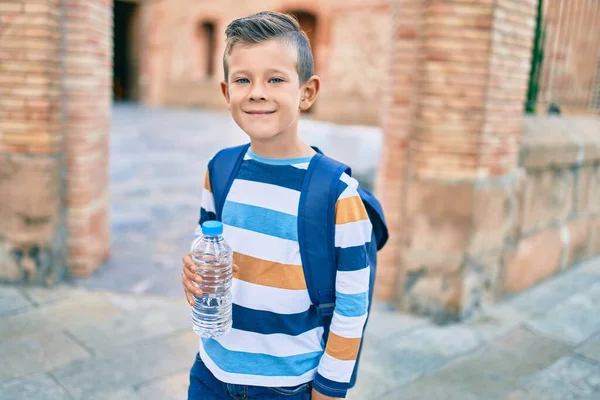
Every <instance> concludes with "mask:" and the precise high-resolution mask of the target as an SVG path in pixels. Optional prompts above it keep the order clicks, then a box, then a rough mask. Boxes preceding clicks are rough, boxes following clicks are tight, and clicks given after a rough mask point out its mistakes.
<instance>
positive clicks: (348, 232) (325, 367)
mask: <svg viewBox="0 0 600 400" xmlns="http://www.w3.org/2000/svg"><path fill="white" fill-rule="evenodd" d="M357 187H358V182H357V181H356V180H355V179H353V178H351V177H350V176H348V175H346V174H344V175H342V178H341V183H340V189H339V190H338V193H339V195H338V199H337V203H336V208H335V247H336V253H337V262H338V265H337V273H336V283H335V292H336V293H335V294H336V301H335V309H334V312H333V318H332V321H331V328H330V332H329V337H328V340H327V345H326V347H325V353H324V354H323V357H322V358H321V361H320V363H319V366H318V368H317V373H316V375H315V379H314V382H313V386H314V388H315V389H316V390H317V391H319V392H320V393H322V394H324V395H326V396H330V397H336V398H340V397H341V398H343V397H346V393H347V391H348V386H349V382H350V378H351V376H352V372H353V370H354V366H355V364H356V359H357V356H358V351H359V348H360V343H361V340H362V335H363V328H364V326H365V321H366V319H367V313H368V303H369V276H370V267H369V263H368V253H367V245H368V244H369V242H370V241H371V231H372V226H371V222H370V220H369V217H368V214H367V211H366V209H365V206H364V204H363V202H362V199H361V198H360V196H359V195H358V192H357Z"/></svg>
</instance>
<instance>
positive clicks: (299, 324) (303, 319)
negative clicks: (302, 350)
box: [232, 299, 364, 336]
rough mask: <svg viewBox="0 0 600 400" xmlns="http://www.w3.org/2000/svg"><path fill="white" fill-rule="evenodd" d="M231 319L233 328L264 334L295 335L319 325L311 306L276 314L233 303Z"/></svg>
mask: <svg viewBox="0 0 600 400" xmlns="http://www.w3.org/2000/svg"><path fill="white" fill-rule="evenodd" d="M273 301H277V300H276V299H273ZM363 314H364V313H363ZM232 319H233V328H234V329H239V330H241V331H247V332H255V333H262V334H264V335H269V334H272V333H282V334H285V335H292V336H297V335H300V334H302V333H304V332H308V331H310V330H312V329H315V328H317V327H319V326H321V321H319V318H318V317H317V313H316V312H315V310H314V309H313V308H312V307H311V308H309V309H308V310H306V311H304V312H301V313H297V314H277V313H273V312H270V311H261V310H253V309H251V308H246V307H242V306H240V305H238V304H233V316H232Z"/></svg>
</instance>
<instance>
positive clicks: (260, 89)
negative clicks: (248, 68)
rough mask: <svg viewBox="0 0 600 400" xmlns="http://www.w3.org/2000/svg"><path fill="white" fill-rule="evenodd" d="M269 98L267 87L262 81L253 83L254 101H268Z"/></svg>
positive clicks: (251, 95)
mask: <svg viewBox="0 0 600 400" xmlns="http://www.w3.org/2000/svg"><path fill="white" fill-rule="evenodd" d="M268 99H269V96H268V94H267V88H266V87H265V85H263V84H262V83H261V82H254V83H252V87H251V88H250V100H252V101H266V100H268Z"/></svg>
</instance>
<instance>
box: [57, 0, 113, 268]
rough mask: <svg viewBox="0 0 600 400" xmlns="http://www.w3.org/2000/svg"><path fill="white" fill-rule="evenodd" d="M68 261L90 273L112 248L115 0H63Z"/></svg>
mask: <svg viewBox="0 0 600 400" xmlns="http://www.w3.org/2000/svg"><path fill="white" fill-rule="evenodd" d="M63 2H64V7H65V17H66V18H65V25H64V43H65V46H64V93H63V96H64V97H63V98H64V110H65V118H64V122H65V124H64V129H65V137H66V146H65V153H66V158H67V162H68V178H67V204H68V209H69V213H68V231H69V267H70V272H71V273H72V274H73V275H74V276H87V275H90V274H91V273H92V272H93V271H94V270H95V269H96V268H98V267H99V266H100V264H101V263H102V262H103V261H104V259H105V258H106V257H107V256H108V253H109V244H110V238H109V234H110V228H109V223H108V219H109V218H108V209H109V191H108V188H109V179H108V155H109V148H108V143H109V130H110V112H111V87H112V79H111V76H112V0H86V1H82V0H63Z"/></svg>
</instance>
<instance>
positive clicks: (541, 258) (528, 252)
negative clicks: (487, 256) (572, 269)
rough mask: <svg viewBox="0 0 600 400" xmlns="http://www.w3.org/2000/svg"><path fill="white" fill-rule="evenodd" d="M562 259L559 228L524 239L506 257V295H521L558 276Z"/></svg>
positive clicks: (504, 289) (509, 250) (507, 252)
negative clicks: (543, 281) (518, 293)
mask: <svg viewBox="0 0 600 400" xmlns="http://www.w3.org/2000/svg"><path fill="white" fill-rule="evenodd" d="M562 255H563V245H562V240H561V236H560V231H559V230H558V229H556V228H553V229H547V230H544V231H541V232H539V233H536V234H533V235H531V236H528V237H522V238H521V240H520V241H519V242H518V243H517V245H516V247H514V248H508V249H507V251H506V253H505V257H504V279H503V292H504V293H516V292H519V291H521V290H524V289H527V288H529V287H531V286H533V285H535V284H537V283H539V282H541V281H542V280H544V279H546V278H548V277H550V276H552V275H554V274H556V273H557V272H558V271H560V267H561V261H562Z"/></svg>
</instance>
